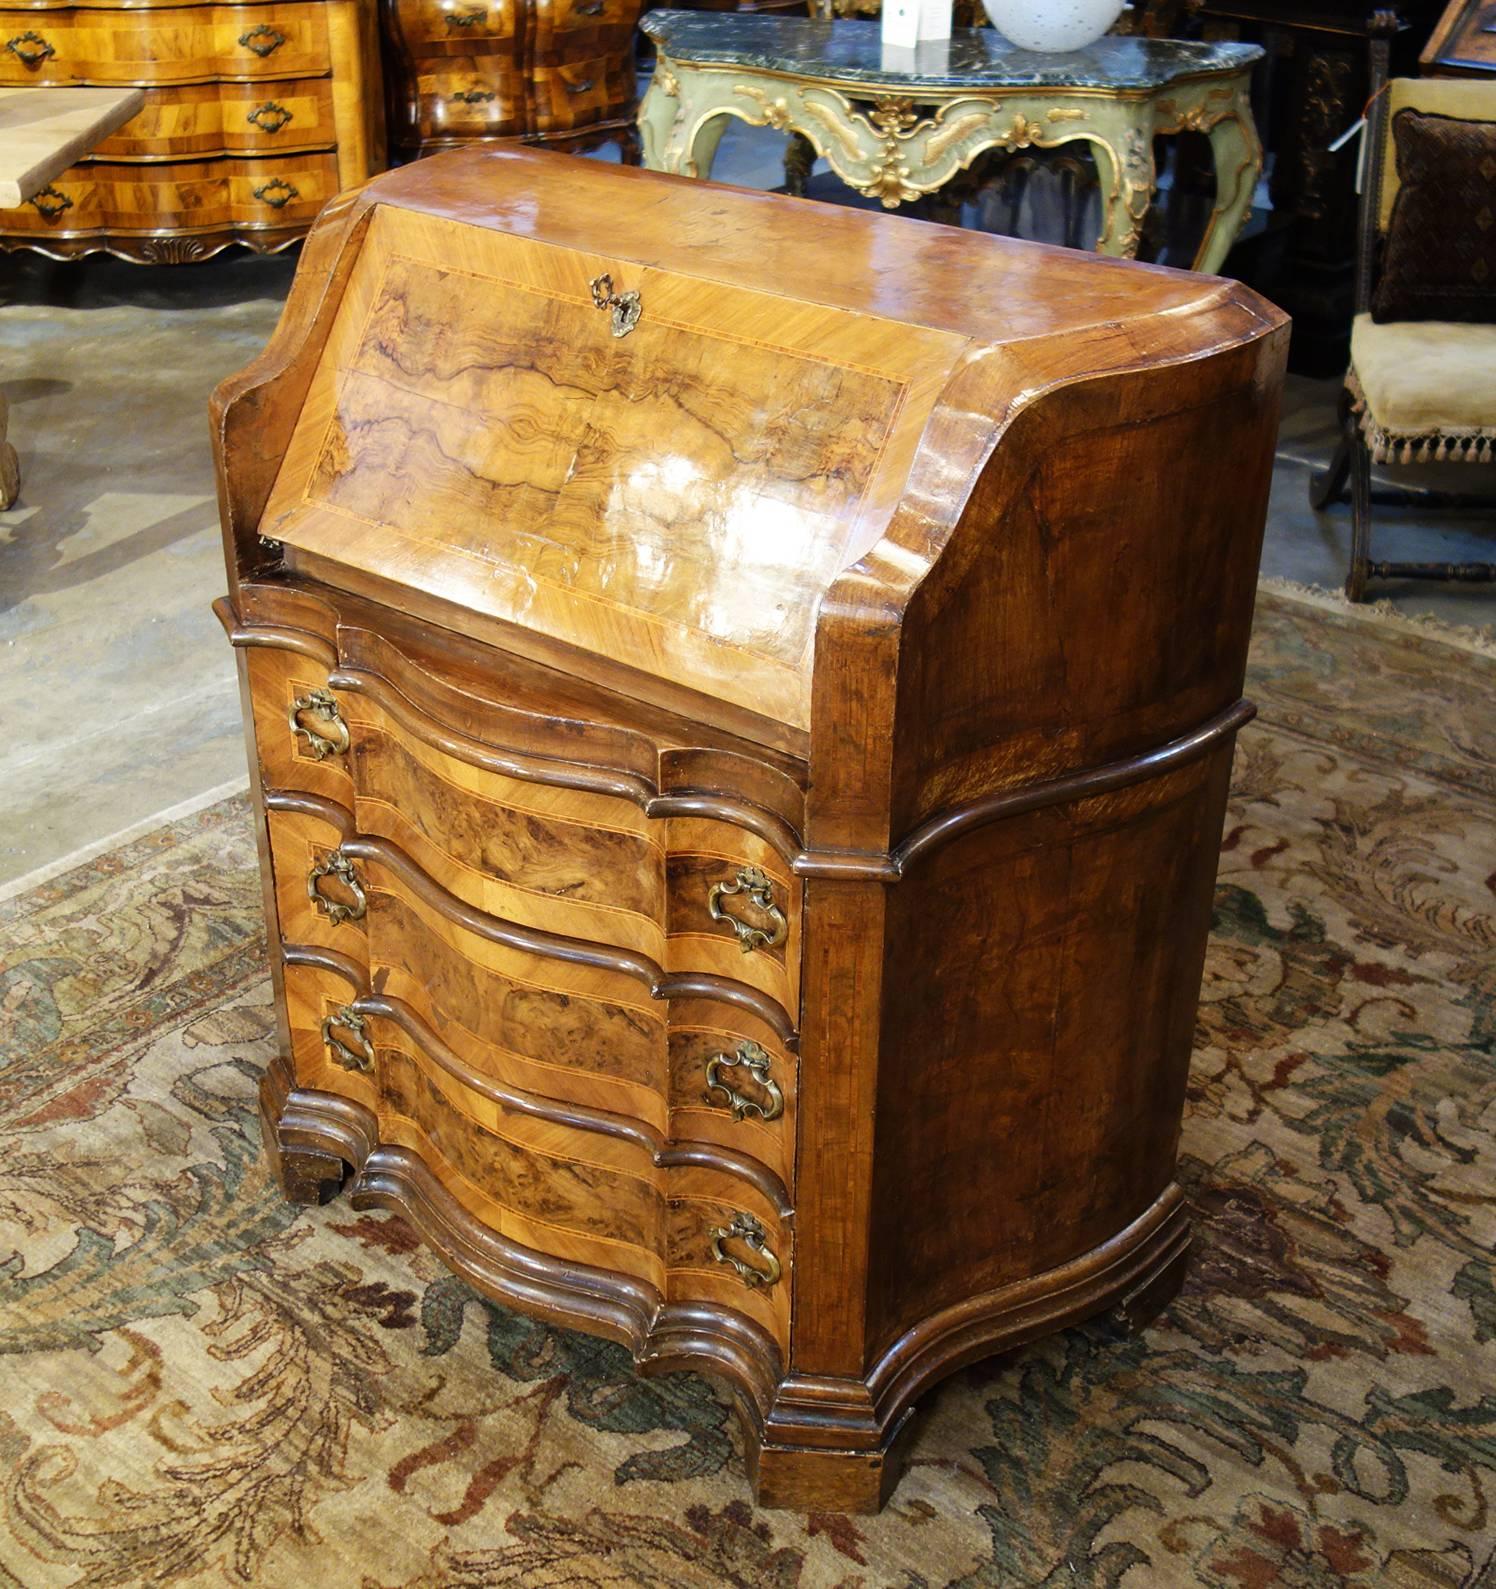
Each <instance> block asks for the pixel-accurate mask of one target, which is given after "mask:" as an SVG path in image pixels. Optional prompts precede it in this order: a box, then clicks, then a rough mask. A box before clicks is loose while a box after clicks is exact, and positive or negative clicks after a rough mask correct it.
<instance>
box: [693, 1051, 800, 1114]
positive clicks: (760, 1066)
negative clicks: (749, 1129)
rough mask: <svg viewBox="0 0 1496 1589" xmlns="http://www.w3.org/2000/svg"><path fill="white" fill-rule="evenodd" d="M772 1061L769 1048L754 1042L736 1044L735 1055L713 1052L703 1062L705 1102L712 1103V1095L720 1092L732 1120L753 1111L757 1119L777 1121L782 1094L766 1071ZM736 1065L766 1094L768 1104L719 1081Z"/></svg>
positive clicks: (713, 1099)
mask: <svg viewBox="0 0 1496 1589" xmlns="http://www.w3.org/2000/svg"><path fill="white" fill-rule="evenodd" d="M772 1063H773V1059H772V1057H771V1055H770V1054H769V1051H768V1050H767V1049H766V1048H760V1047H759V1045H758V1044H757V1043H739V1044H738V1051H737V1053H736V1054H713V1055H712V1057H711V1058H710V1059H709V1060H708V1061H707V1062H706V1092H705V1094H704V1095H703V1096H704V1097H705V1100H706V1102H707V1103H715V1102H716V1101H717V1100H716V1099H715V1098H713V1097H712V1094H713V1093H717V1092H719V1093H721V1094H722V1102H723V1103H725V1104H726V1105H727V1106H728V1108H730V1109H731V1110H732V1117H733V1119H734V1120H741V1119H743V1118H744V1116H745V1115H747V1114H749V1113H752V1114H756V1115H757V1116H758V1117H759V1119H760V1120H777V1119H778V1118H779V1117H780V1115H782V1114H783V1113H784V1094H783V1092H781V1091H780V1088H779V1083H778V1082H777V1081H775V1080H774V1078H773V1077H772V1076H770V1074H769V1067H770V1065H771V1064H772ZM737 1065H741V1066H742V1067H743V1068H744V1069H745V1070H746V1071H747V1072H748V1074H749V1075H750V1076H752V1077H753V1079H754V1080H755V1081H756V1082H757V1083H758V1084H759V1086H760V1087H762V1088H763V1090H764V1091H765V1092H766V1093H768V1095H769V1101H768V1102H767V1103H759V1102H758V1100H757V1099H755V1098H745V1097H744V1096H743V1094H742V1093H740V1092H738V1091H737V1090H736V1088H733V1087H730V1086H729V1085H728V1084H727V1083H726V1082H725V1081H723V1080H722V1072H723V1070H724V1069H725V1068H729V1067H733V1066H737Z"/></svg>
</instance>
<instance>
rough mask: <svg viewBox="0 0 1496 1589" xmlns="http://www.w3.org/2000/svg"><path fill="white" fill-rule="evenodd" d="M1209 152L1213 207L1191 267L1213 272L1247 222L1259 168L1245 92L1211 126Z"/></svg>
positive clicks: (1259, 146)
mask: <svg viewBox="0 0 1496 1589" xmlns="http://www.w3.org/2000/svg"><path fill="white" fill-rule="evenodd" d="M1210 152H1211V156H1212V158H1213V159H1214V161H1215V174H1216V197H1215V208H1214V209H1213V210H1212V211H1211V212H1210V220H1209V221H1208V222H1207V223H1206V226H1205V236H1204V237H1203V238H1202V239H1201V241H1200V249H1199V252H1198V253H1197V254H1196V255H1195V264H1194V268H1195V269H1196V270H1203V271H1205V272H1206V273H1207V274H1210V275H1215V274H1217V273H1218V272H1219V271H1220V269H1221V267H1222V266H1223V265H1224V264H1225V263H1226V256H1227V255H1228V254H1229V253H1230V252H1231V245H1232V244H1233V243H1235V241H1236V239H1237V238H1238V236H1240V234H1241V229H1242V227H1243V226H1245V225H1246V223H1247V217H1248V216H1249V215H1250V214H1251V211H1252V195H1253V193H1254V192H1255V190H1256V187H1257V178H1258V176H1259V175H1260V174H1261V171H1262V144H1261V143H1260V141H1259V140H1258V137H1257V128H1256V125H1255V124H1254V122H1253V120H1252V111H1251V107H1250V106H1249V105H1248V103H1247V100H1246V96H1245V94H1242V95H1239V96H1238V99H1237V106H1236V109H1235V111H1234V112H1233V113H1232V114H1231V115H1229V116H1226V117H1224V118H1222V119H1221V120H1220V121H1217V122H1216V123H1215V124H1214V125H1213V126H1212V127H1211V129H1210Z"/></svg>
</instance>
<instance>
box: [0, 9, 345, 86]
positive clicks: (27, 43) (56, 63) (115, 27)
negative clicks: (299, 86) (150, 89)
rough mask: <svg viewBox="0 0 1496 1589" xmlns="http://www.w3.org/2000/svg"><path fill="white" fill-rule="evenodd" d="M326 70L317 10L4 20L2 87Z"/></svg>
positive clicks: (14, 16) (42, 14) (25, 14)
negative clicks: (23, 84) (8, 85)
mask: <svg viewBox="0 0 1496 1589" xmlns="http://www.w3.org/2000/svg"><path fill="white" fill-rule="evenodd" d="M328 69H329V55H328V48H327V19H326V16H325V13H324V10H323V7H322V6H320V5H317V4H313V3H308V4H301V5H260V6H179V7H176V8H174V9H172V10H169V11H163V12H152V11H90V10H84V9H82V8H80V9H77V10H67V11H0V83H3V84H11V85H14V84H21V83H25V84H33V83H34V84H49V85H54V86H56V85H63V84H79V83H139V84H142V85H146V86H149V85H150V84H153V83H192V82H206V81H210V80H212V79H214V78H230V79H233V78H278V77H310V76H315V75H317V74H319V73H322V72H326V71H327V70H328Z"/></svg>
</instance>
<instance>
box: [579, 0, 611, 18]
mask: <svg viewBox="0 0 1496 1589" xmlns="http://www.w3.org/2000/svg"><path fill="white" fill-rule="evenodd" d="M572 9H573V10H574V11H575V12H576V14H577V15H578V16H579V17H600V16H601V15H602V14H603V12H604V11H606V10H607V9H608V7H607V4H606V0H589V3H588V4H587V5H584V6H574V7H573V8H572Z"/></svg>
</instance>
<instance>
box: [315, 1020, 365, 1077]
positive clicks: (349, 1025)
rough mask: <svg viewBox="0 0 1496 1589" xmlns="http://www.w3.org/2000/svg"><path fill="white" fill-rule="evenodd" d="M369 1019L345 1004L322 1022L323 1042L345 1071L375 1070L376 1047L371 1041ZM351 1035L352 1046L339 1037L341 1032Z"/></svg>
mask: <svg viewBox="0 0 1496 1589" xmlns="http://www.w3.org/2000/svg"><path fill="white" fill-rule="evenodd" d="M368 1024H369V1023H368V1018H367V1017H366V1016H363V1015H360V1014H359V1013H358V1011H357V1010H355V1009H354V1008H353V1007H352V1006H351V1005H347V1004H345V1005H344V1006H343V1008H342V1009H341V1010H335V1011H334V1012H333V1013H332V1014H331V1015H329V1016H327V1017H326V1019H325V1020H324V1021H323V1022H322V1041H323V1042H324V1043H326V1044H327V1048H328V1052H329V1053H330V1054H331V1055H332V1057H333V1059H334V1060H335V1061H336V1062H337V1063H338V1064H339V1065H341V1066H342V1067H343V1069H344V1070H362V1071H370V1070H373V1068H374V1045H373V1044H372V1043H371V1042H370V1041H369V1036H368V1030H367V1028H368ZM340 1029H341V1030H342V1031H344V1032H346V1033H348V1034H349V1036H351V1037H352V1039H353V1045H356V1046H352V1045H350V1044H348V1043H345V1042H344V1041H343V1039H342V1038H341V1037H339V1036H338V1032H339V1030H340Z"/></svg>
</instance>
